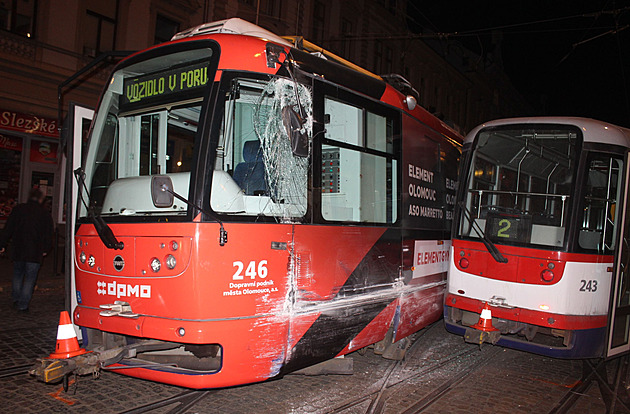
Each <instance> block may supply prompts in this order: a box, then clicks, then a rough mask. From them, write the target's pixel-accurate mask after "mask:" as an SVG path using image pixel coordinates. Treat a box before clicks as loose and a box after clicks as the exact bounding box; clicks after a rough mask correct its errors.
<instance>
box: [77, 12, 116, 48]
mask: <svg viewBox="0 0 630 414" xmlns="http://www.w3.org/2000/svg"><path fill="white" fill-rule="evenodd" d="M83 27H84V30H83V54H84V55H85V56H89V57H96V56H97V55H99V54H101V53H103V52H109V51H112V50H114V46H115V42H116V20H115V19H114V18H113V17H109V16H105V15H103V14H100V13H97V12H94V11H91V10H86V16H85V24H84V26H83Z"/></svg>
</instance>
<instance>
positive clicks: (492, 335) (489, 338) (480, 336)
mask: <svg viewBox="0 0 630 414" xmlns="http://www.w3.org/2000/svg"><path fill="white" fill-rule="evenodd" d="M500 338H501V331H481V330H479V329H474V328H466V333H464V341H466V342H468V343H471V344H477V345H481V344H483V343H484V342H487V343H490V344H492V345H494V344H496V343H497V342H498V341H499V339H500Z"/></svg>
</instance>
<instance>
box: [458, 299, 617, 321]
mask: <svg viewBox="0 0 630 414" xmlns="http://www.w3.org/2000/svg"><path fill="white" fill-rule="evenodd" d="M453 301H455V302H453ZM445 303H446V305H447V306H451V307H453V308H458V309H463V310H467V311H470V312H475V313H481V309H482V308H483V305H484V303H485V302H484V301H480V300H476V299H471V298H467V297H464V296H458V295H454V294H451V293H449V294H448V295H447V296H446V299H445ZM490 310H491V311H492V317H493V318H501V319H507V320H511V321H517V322H523V323H528V324H531V325H538V326H544V327H547V328H553V329H565V330H576V329H593V328H601V327H605V326H606V324H607V320H608V319H607V315H595V316H580V315H560V314H557V313H550V312H543V311H535V310H531V309H522V308H511V309H507V308H501V307H496V306H490ZM550 320H553V323H550Z"/></svg>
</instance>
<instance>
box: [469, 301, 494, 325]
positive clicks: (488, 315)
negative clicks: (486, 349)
mask: <svg viewBox="0 0 630 414" xmlns="http://www.w3.org/2000/svg"><path fill="white" fill-rule="evenodd" d="M472 327H473V328H475V329H479V330H480V331H484V332H492V331H498V329H497V328H495V327H494V326H492V311H491V310H490V306H488V302H486V304H485V305H484V307H483V309H482V310H481V315H479V322H477V323H476V324H474V325H473V326H472Z"/></svg>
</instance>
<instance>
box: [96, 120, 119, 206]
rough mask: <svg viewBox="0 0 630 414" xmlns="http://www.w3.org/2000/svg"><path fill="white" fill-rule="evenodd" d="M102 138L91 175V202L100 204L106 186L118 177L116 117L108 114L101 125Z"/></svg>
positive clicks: (103, 197)
mask: <svg viewBox="0 0 630 414" xmlns="http://www.w3.org/2000/svg"><path fill="white" fill-rule="evenodd" d="M102 136H103V138H102V139H101V141H100V143H99V146H98V150H97V151H96V159H95V169H94V175H93V176H92V183H91V186H90V188H91V196H92V203H94V204H95V205H96V206H102V205H103V200H104V199H105V194H106V193H107V188H108V187H109V185H110V183H111V182H112V181H114V180H115V179H116V178H118V163H117V160H118V118H116V116H115V115H113V114H108V115H107V119H106V120H105V125H104V126H103V134H102Z"/></svg>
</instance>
